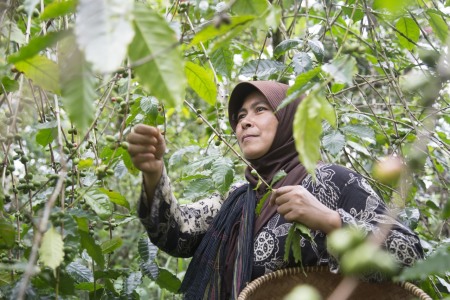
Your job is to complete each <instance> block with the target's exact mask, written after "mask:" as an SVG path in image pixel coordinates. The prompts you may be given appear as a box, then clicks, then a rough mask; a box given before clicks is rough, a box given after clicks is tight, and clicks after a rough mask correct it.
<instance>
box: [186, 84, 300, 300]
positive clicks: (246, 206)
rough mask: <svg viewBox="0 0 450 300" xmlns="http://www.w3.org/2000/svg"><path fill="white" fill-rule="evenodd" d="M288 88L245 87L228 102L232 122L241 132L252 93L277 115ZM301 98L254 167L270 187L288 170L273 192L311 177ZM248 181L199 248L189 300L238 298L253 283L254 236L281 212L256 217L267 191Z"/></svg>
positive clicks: (282, 116)
mask: <svg viewBox="0 0 450 300" xmlns="http://www.w3.org/2000/svg"><path fill="white" fill-rule="evenodd" d="M287 89H288V86H287V85H285V84H281V83H277V82H275V81H252V82H250V81H249V82H242V83H240V84H238V85H237V86H236V87H235V89H234V90H233V92H232V94H231V97H230V102H229V108H228V112H229V119H230V124H231V127H232V128H233V130H234V131H235V130H236V126H237V120H236V113H237V112H238V110H239V109H240V107H241V106H242V102H243V100H244V99H245V97H246V96H248V95H249V94H250V93H251V92H254V91H259V92H261V93H262V94H263V95H264V96H265V97H266V99H267V100H268V101H269V104H270V105H271V107H272V109H274V111H275V110H276V108H277V107H278V106H279V105H280V104H281V102H282V101H283V99H284V98H285V97H286V91H287ZM300 101H301V100H300V99H297V100H295V101H294V102H292V103H290V104H289V105H287V106H286V107H284V108H282V109H281V110H279V111H277V112H276V113H275V116H276V117H277V119H278V128H277V134H276V136H275V139H274V141H273V143H272V146H271V148H270V149H269V151H268V153H267V154H265V155H264V156H263V157H261V158H259V159H256V160H250V163H251V165H252V166H253V167H254V168H255V169H256V170H257V171H258V173H259V174H260V175H261V176H262V177H263V178H264V180H265V181H266V182H268V183H269V184H270V182H271V181H272V178H273V176H274V175H275V174H276V173H277V172H278V171H280V170H284V171H285V172H286V173H287V176H286V177H284V178H283V179H282V180H280V181H279V182H277V183H276V184H274V186H273V188H277V187H280V186H285V185H296V184H301V182H302V181H303V179H304V178H305V177H306V175H307V172H306V169H305V168H304V167H303V165H302V164H301V163H300V162H299V160H298V153H297V151H296V149H295V144H294V139H293V135H292V124H293V120H294V115H295V111H296V108H297V106H298V104H299V103H300ZM245 178H246V179H247V181H248V182H249V184H248V185H244V186H242V187H240V188H238V189H236V190H235V191H234V192H233V193H232V194H231V195H230V196H229V197H228V198H227V200H226V201H225V202H224V204H223V205H222V207H221V209H220V211H219V213H218V214H217V216H216V217H215V218H214V220H213V222H212V224H211V226H210V227H209V229H208V231H207V232H206V234H205V236H204V237H203V239H202V241H201V243H200V245H199V247H198V248H197V250H196V252H195V254H194V257H193V258H192V261H191V263H190V264H189V267H188V270H187V271H186V274H185V277H184V280H183V283H182V285H181V288H180V291H181V292H183V293H184V297H185V299H214V300H218V299H230V298H231V299H236V298H237V297H238V295H239V293H240V292H241V290H242V289H243V288H244V287H245V285H246V284H247V283H248V282H250V281H251V280H252V269H253V251H254V250H253V243H254V236H255V235H256V234H257V233H258V232H259V231H260V230H261V228H262V227H263V226H264V225H265V224H266V223H267V221H268V220H270V218H272V216H273V215H274V214H275V213H276V207H275V206H270V205H268V201H267V202H266V204H265V205H264V207H263V209H262V211H261V214H260V215H259V216H257V217H256V216H255V207H256V204H257V202H258V201H259V199H261V198H262V197H263V195H264V194H265V193H266V190H267V186H264V185H260V187H259V188H258V190H255V187H256V186H257V184H258V178H257V177H255V176H253V175H252V174H251V168H249V167H248V168H247V169H246V171H245Z"/></svg>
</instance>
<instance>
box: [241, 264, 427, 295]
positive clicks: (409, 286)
mask: <svg viewBox="0 0 450 300" xmlns="http://www.w3.org/2000/svg"><path fill="white" fill-rule="evenodd" d="M303 272H305V273H325V272H327V273H332V272H331V271H330V270H329V268H328V266H308V267H304V268H301V267H291V268H285V269H280V270H277V271H274V272H271V273H268V274H265V275H263V276H261V277H258V278H256V279H255V280H253V281H251V282H249V283H248V284H247V286H246V287H245V288H244V289H243V290H242V291H241V292H240V293H239V296H238V298H237V299H238V300H246V299H248V296H250V295H252V294H253V293H254V292H255V291H256V289H258V288H259V287H260V286H262V285H263V284H264V283H267V282H269V281H270V280H272V279H276V278H280V277H284V276H291V275H297V274H299V273H303ZM332 274H334V273H332ZM336 275H341V276H343V275H342V274H336ZM388 282H389V283H392V284H395V285H398V286H399V287H401V288H403V289H405V290H406V291H408V292H409V293H410V294H411V296H414V297H417V298H418V299H420V300H432V298H431V297H430V295H428V294H427V293H426V292H425V291H423V290H422V289H421V288H419V287H418V286H416V285H415V284H413V283H411V282H407V281H402V282H393V281H388Z"/></svg>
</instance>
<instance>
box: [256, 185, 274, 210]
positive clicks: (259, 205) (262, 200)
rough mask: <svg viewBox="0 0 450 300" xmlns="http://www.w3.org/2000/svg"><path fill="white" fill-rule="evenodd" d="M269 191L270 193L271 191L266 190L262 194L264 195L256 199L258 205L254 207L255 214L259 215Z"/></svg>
mask: <svg viewBox="0 0 450 300" xmlns="http://www.w3.org/2000/svg"><path fill="white" fill-rule="evenodd" d="M271 193H272V191H268V192H266V193H265V194H264V196H262V198H261V199H260V200H259V201H258V205H256V208H255V213H256V215H257V216H259V215H260V214H261V210H262V209H263V207H264V204H265V203H266V201H267V199H268V198H269V196H270V194H271Z"/></svg>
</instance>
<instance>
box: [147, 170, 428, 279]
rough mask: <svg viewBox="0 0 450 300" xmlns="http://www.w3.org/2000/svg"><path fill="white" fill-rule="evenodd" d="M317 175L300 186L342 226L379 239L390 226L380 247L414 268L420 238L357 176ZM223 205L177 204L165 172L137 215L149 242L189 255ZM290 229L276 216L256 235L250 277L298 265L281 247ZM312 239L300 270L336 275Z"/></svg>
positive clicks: (321, 245)
mask: <svg viewBox="0 0 450 300" xmlns="http://www.w3.org/2000/svg"><path fill="white" fill-rule="evenodd" d="M315 173H316V180H315V181H314V180H312V177H311V176H310V175H308V176H307V177H306V178H305V179H304V180H303V182H302V185H303V186H304V187H305V188H306V189H307V190H308V191H309V192H310V193H311V194H312V195H314V196H315V197H316V198H317V199H318V200H319V201H320V202H322V203H323V204H325V205H326V206H327V207H329V208H330V209H333V210H335V211H337V212H338V213H339V214H340V216H341V220H342V224H343V226H346V225H354V226H358V227H359V228H361V229H363V231H364V232H365V233H366V234H373V235H375V236H383V233H382V232H381V230H380V228H379V226H377V225H378V224H379V225H387V226H390V227H391V230H390V232H389V234H388V235H387V237H385V239H384V245H383V246H384V248H385V249H387V250H388V251H389V252H390V253H391V254H392V255H393V257H394V258H395V259H396V260H397V261H398V262H399V263H400V264H402V265H404V266H409V265H412V264H413V263H414V262H415V261H416V260H418V259H420V258H421V257H422V256H423V250H422V247H421V245H420V242H419V239H418V237H417V236H416V235H415V234H414V233H413V232H412V231H411V230H410V229H409V228H407V227H406V226H404V225H403V224H402V223H400V222H399V221H397V220H396V219H394V218H392V217H390V216H389V215H388V214H387V207H386V205H385V203H384V202H383V201H382V200H381V199H380V197H379V196H378V195H377V194H376V193H375V191H374V190H373V189H372V187H371V186H370V185H369V184H368V182H367V181H366V180H365V179H364V178H363V177H362V176H361V175H359V174H357V173H355V172H353V171H350V170H349V169H346V168H344V167H341V166H338V165H332V164H328V165H326V164H324V165H320V166H319V167H317V169H316V172H315ZM223 201H226V197H221V196H220V195H218V194H214V195H211V196H210V197H208V198H206V199H203V200H200V201H197V202H195V203H192V204H189V205H179V204H178V201H177V200H176V198H175V197H174V195H173V193H172V189H171V184H170V180H169V178H168V176H167V174H166V173H165V171H164V173H163V176H162V177H161V180H160V182H159V184H158V186H157V188H156V191H155V196H154V199H153V202H152V207H150V208H148V207H147V206H146V203H147V202H146V195H145V192H142V194H141V198H140V203H139V207H138V214H139V217H140V220H141V222H142V224H143V225H144V226H145V228H146V230H147V233H148V235H149V237H150V240H151V241H152V243H154V244H155V245H156V246H158V247H159V248H160V249H162V250H163V251H165V252H167V253H168V254H170V255H172V256H176V257H190V256H193V254H194V252H195V250H196V248H197V246H198V244H199V243H200V240H201V239H202V237H203V235H204V233H205V232H206V230H207V229H208V226H209V224H210V223H211V221H212V219H213V218H214V216H215V215H216V214H217V212H218V211H219V209H220V207H221V204H222V203H223ZM291 226H292V223H289V222H287V221H286V220H285V219H284V218H283V217H282V216H281V215H279V214H278V213H276V214H275V215H274V216H273V217H272V218H271V219H270V220H269V221H268V222H267V224H265V225H264V226H263V227H262V228H261V230H260V231H259V232H258V233H257V234H256V236H255V237H254V263H253V266H254V267H253V271H252V277H253V278H256V277H259V276H262V275H264V274H266V273H270V272H273V271H276V270H278V269H282V268H286V267H292V266H298V265H297V264H296V263H295V262H294V260H293V258H291V260H290V261H289V262H286V261H284V260H283V257H284V245H285V241H286V237H287V234H288V231H289V228H290V227H291ZM311 235H312V236H313V238H314V241H315V245H314V244H312V243H310V241H308V240H306V239H302V240H301V241H300V243H301V247H302V260H303V266H315V265H329V267H330V270H331V271H333V272H337V271H338V269H339V264H338V262H337V261H336V259H335V258H334V257H333V256H331V255H330V254H329V253H328V252H327V248H326V235H325V234H324V233H323V232H321V231H311ZM370 277H371V278H368V279H369V280H379V279H381V277H380V275H379V274H371V276H370Z"/></svg>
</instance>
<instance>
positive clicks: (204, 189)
mask: <svg viewBox="0 0 450 300" xmlns="http://www.w3.org/2000/svg"><path fill="white" fill-rule="evenodd" d="M213 186H214V183H213V181H212V180H211V179H210V178H199V179H194V180H192V181H191V182H189V185H188V187H187V188H186V189H185V191H184V194H183V196H184V197H186V198H187V199H198V198H200V197H204V196H206V195H207V194H208V192H209V191H210V189H211V187H213Z"/></svg>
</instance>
